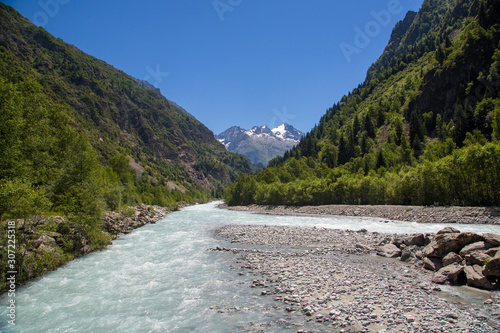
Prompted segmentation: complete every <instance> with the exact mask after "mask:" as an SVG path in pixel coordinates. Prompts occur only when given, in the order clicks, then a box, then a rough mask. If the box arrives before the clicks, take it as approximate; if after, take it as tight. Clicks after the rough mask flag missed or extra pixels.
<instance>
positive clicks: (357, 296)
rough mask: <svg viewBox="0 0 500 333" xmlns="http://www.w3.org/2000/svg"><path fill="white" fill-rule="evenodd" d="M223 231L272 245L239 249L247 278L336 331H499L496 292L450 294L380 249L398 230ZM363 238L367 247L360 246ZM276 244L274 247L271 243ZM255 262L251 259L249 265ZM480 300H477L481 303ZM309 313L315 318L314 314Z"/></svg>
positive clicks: (291, 309)
mask: <svg viewBox="0 0 500 333" xmlns="http://www.w3.org/2000/svg"><path fill="white" fill-rule="evenodd" d="M216 236H217V237H219V238H223V239H228V240H233V245H234V244H235V243H239V244H248V245H254V246H255V245H261V246H265V249H266V250H256V249H252V250H238V251H234V249H233V250H230V251H231V252H232V253H235V255H238V260H239V261H240V266H241V269H242V270H243V271H247V272H248V273H249V275H251V276H249V279H250V281H249V282H248V285H249V286H250V287H254V288H257V289H259V288H260V289H262V290H261V291H260V292H261V293H262V295H264V297H266V296H267V295H269V296H272V297H273V299H275V300H276V302H278V303H280V304H282V305H283V310H285V309H286V311H287V312H288V313H292V312H294V313H298V314H300V313H302V314H303V316H304V318H305V319H304V320H305V321H306V322H307V321H308V320H311V321H312V322H315V323H316V324H317V325H323V326H324V327H325V328H324V331H333V332H342V330H344V331H345V332H353V331H354V332H379V331H381V332H384V330H385V331H387V332H478V333H481V332H498V331H499V330H500V320H499V319H498V318H497V316H493V315H489V314H488V309H489V308H491V311H493V310H495V313H498V309H497V308H496V307H494V306H493V305H492V304H494V303H496V304H498V303H499V302H498V299H499V297H498V295H497V294H496V293H492V294H491V295H492V296H490V299H489V300H487V301H485V302H484V303H485V304H484V305H481V306H478V305H477V304H476V305H474V306H473V305H467V304H460V303H457V302H453V303H452V302H449V301H447V300H446V299H444V298H442V297H441V296H440V294H442V293H438V291H440V290H441V289H440V288H439V287H436V286H434V285H432V284H429V274H431V273H430V272H428V271H426V270H424V269H419V268H417V267H414V266H412V265H409V264H406V263H404V262H401V261H399V260H391V259H386V258H380V257H376V256H373V255H372V253H371V251H370V250H369V249H370V248H372V249H374V248H376V247H377V244H378V243H380V242H382V241H383V240H384V239H385V238H386V237H390V236H391V235H387V234H380V233H370V232H356V231H346V230H331V229H323V228H299V227H284V226H266V227H263V226H225V227H222V228H219V229H218V230H217V232H216ZM357 244H363V245H364V246H363V247H359V246H356V245H357ZM269 248H271V249H272V250H269ZM248 267H251V269H250V268H248ZM475 307H476V308H475ZM307 318H310V319H307Z"/></svg>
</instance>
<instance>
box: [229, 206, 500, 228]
mask: <svg viewBox="0 0 500 333" xmlns="http://www.w3.org/2000/svg"><path fill="white" fill-rule="evenodd" d="M221 207H223V208H226V209H230V210H239V211H251V212H259V213H263V214H283V215H294V214H318V215H339V216H365V217H379V218H382V219H388V220H397V221H408V222H419V223H464V224H470V223H473V224H500V207H457V206H450V207H435V206H391V205H373V206H370V205H359V206H356V205H323V206H262V205H249V206H230V207H228V206H227V205H221Z"/></svg>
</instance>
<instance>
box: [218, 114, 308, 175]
mask: <svg viewBox="0 0 500 333" xmlns="http://www.w3.org/2000/svg"><path fill="white" fill-rule="evenodd" d="M303 135H304V133H302V132H301V131H299V130H297V129H295V128H294V127H293V126H292V125H289V124H286V123H285V124H282V125H280V126H278V127H276V128H273V129H270V128H269V127H267V126H265V125H264V126H254V127H252V129H250V130H246V129H243V128H241V127H239V126H232V127H230V128H228V129H227V130H225V131H223V132H222V133H220V134H218V135H216V138H217V140H218V141H219V142H221V143H222V144H223V145H224V146H225V147H226V149H227V150H228V151H230V152H234V153H239V154H242V155H245V156H246V157H248V158H249V159H250V161H251V162H252V164H253V165H254V168H261V167H264V166H266V165H267V164H268V162H269V161H270V160H271V159H272V158H274V157H276V156H278V155H281V154H283V153H284V152H285V151H287V150H289V149H291V148H293V147H294V146H295V145H297V144H298V143H299V142H300V139H301V138H302V136H303Z"/></svg>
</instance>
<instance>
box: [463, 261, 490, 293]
mask: <svg viewBox="0 0 500 333" xmlns="http://www.w3.org/2000/svg"><path fill="white" fill-rule="evenodd" d="M464 272H465V276H466V278H467V285H468V286H471V287H476V288H481V289H486V290H493V285H492V284H491V283H490V281H488V279H487V278H486V276H484V275H483V267H481V266H479V265H474V266H466V267H465V268H464Z"/></svg>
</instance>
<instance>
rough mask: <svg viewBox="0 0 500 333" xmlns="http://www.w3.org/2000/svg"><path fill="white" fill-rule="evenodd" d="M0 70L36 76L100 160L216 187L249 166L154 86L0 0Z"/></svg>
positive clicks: (17, 76) (11, 75) (14, 77)
mask: <svg viewBox="0 0 500 333" xmlns="http://www.w3.org/2000/svg"><path fill="white" fill-rule="evenodd" d="M0 32H1V35H0V56H1V59H2V60H1V64H0V77H1V78H2V79H3V80H5V82H13V83H16V82H19V81H23V80H26V78H27V77H30V78H33V79H34V80H35V81H37V82H38V83H39V84H40V85H41V86H42V90H43V94H44V95H46V96H48V97H49V99H50V101H51V102H52V103H54V104H58V105H63V106H64V107H66V108H67V110H68V113H69V117H70V118H71V121H72V123H73V125H74V126H75V127H76V128H78V130H79V131H80V132H82V133H84V134H85V135H86V136H87V137H88V138H89V139H90V142H91V144H92V146H94V148H95V149H96V150H97V152H98V154H99V156H100V160H101V162H102V163H104V164H107V161H108V160H109V158H111V157H112V156H114V155H116V154H118V153H120V154H123V155H126V156H129V157H132V158H133V159H134V160H135V161H136V162H137V163H138V164H139V165H140V166H141V167H142V168H143V169H144V170H145V172H146V174H147V175H148V176H150V177H153V178H155V179H159V180H162V179H164V180H165V181H173V182H177V183H178V184H179V185H181V186H195V187H197V186H201V187H203V188H206V189H214V188H215V187H217V186H220V185H222V184H225V183H227V182H229V181H230V180H231V179H232V178H233V177H234V176H235V175H236V174H237V173H239V172H240V171H246V172H248V171H249V170H250V166H249V163H248V161H246V160H245V159H244V158H242V157H241V156H237V155H234V154H230V153H228V152H227V151H226V150H225V149H224V147H223V146H222V145H221V144H220V143H218V142H217V141H216V140H215V139H214V135H213V133H212V132H211V131H210V130H209V129H207V128H206V127H205V126H204V125H203V124H201V123H200V122H199V121H198V120H196V119H195V118H194V117H192V116H191V115H190V114H188V113H187V112H185V110H183V109H182V108H180V107H179V106H177V105H176V104H175V103H173V102H170V101H168V100H167V99H166V98H164V97H163V96H162V95H161V94H160V93H159V90H156V89H154V90H153V89H150V88H154V87H151V86H150V85H148V84H147V83H146V82H142V81H140V80H136V79H134V78H132V77H130V76H129V75H127V74H125V73H123V72H122V71H119V70H117V69H115V68H114V67H112V66H110V65H108V64H106V63H105V62H103V61H101V60H99V59H96V58H94V57H92V56H89V55H87V54H85V53H83V52H81V51H80V50H78V49H77V48H76V47H74V46H71V45H69V44H66V43H64V42H63V41H62V40H60V39H57V38H54V37H52V36H51V35H50V34H48V33H47V32H46V31H45V30H44V29H42V28H37V27H35V26H34V25H32V24H31V23H30V22H29V21H28V20H27V19H25V18H24V17H22V16H21V15H19V14H18V13H17V12H16V11H15V10H13V9H12V8H10V7H8V6H5V5H3V4H0Z"/></svg>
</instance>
